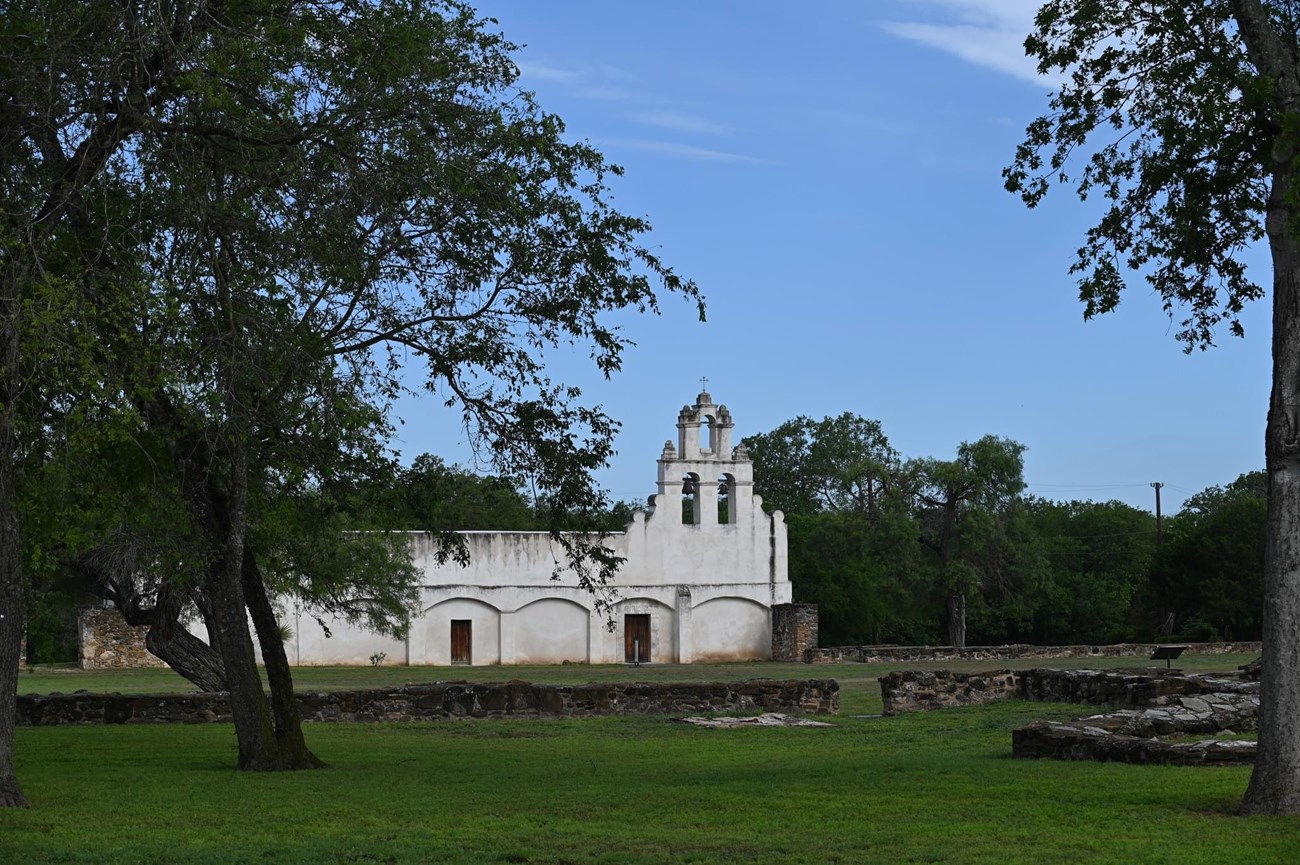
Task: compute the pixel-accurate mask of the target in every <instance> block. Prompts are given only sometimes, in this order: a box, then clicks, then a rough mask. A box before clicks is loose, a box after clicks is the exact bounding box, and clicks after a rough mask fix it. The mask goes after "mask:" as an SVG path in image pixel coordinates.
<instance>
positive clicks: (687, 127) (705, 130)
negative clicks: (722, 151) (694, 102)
mask: <svg viewBox="0 0 1300 865" xmlns="http://www.w3.org/2000/svg"><path fill="white" fill-rule="evenodd" d="M628 117H629V118H630V119H632V120H635V121H636V122H637V123H640V124H643V125H645V126H654V127H658V128H659V129H672V130H675V131H677V132H690V133H697V134H701V135H726V134H727V133H728V132H730V130H729V129H728V128H727V127H725V126H723V125H722V124H720V123H715V122H714V121H712V120H709V119H707V118H704V117H695V116H693V115H690V114H681V113H678V112H676V111H634V112H632V113H630V114H628Z"/></svg>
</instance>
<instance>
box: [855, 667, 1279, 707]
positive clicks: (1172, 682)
mask: <svg viewBox="0 0 1300 865" xmlns="http://www.w3.org/2000/svg"><path fill="white" fill-rule="evenodd" d="M1258 688H1259V686H1258V684H1256V683H1248V682H1232V681H1229V680H1224V679H1215V678H1209V677H1202V676H1183V675H1178V674H1176V673H1174V674H1163V673H1161V672H1159V671H1153V672H1151V673H1132V672H1124V671H1121V670H1114V671H1112V670H1104V671H1100V670H1037V669H1035V670H993V671H991V672H987V673H953V672H950V671H948V670H933V671H930V670H920V671H918V670H904V671H900V672H893V673H890V674H888V675H886V676H881V677H880V696H881V700H882V702H883V704H884V713H885V714H886V715H896V714H898V713H900V712H924V711H931V710H934V709H948V708H953V707H955V706H971V705H977V704H980V703H991V702H993V701H995V700H1033V701H1036V702H1040V703H1086V704H1092V705H1107V704H1109V705H1115V706H1144V707H1145V706H1161V705H1165V704H1167V703H1169V702H1170V701H1171V700H1173V699H1175V698H1178V697H1184V696H1196V695H1201V694H1209V693H1219V692H1224V691H1236V692H1243V693H1248V692H1253V691H1257V690H1258Z"/></svg>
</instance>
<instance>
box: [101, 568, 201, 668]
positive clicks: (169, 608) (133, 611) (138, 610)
mask: <svg viewBox="0 0 1300 865" xmlns="http://www.w3.org/2000/svg"><path fill="white" fill-rule="evenodd" d="M83 567H85V566H84V565H83ZM109 594H111V595H112V600H113V602H114V603H115V604H116V605H117V609H118V611H119V612H120V613H121V614H122V618H123V619H125V620H126V623H127V624H128V625H134V626H136V627H139V626H147V627H148V628H149V630H148V631H147V632H145V638H144V645H145V648H147V649H148V650H149V651H150V652H151V653H152V654H153V655H155V656H156V657H158V658H161V659H162V660H164V661H166V662H167V666H169V667H171V668H172V669H173V670H175V671H176V672H177V673H180V674H181V675H182V676H184V677H185V678H186V679H187V680H189V682H190V683H192V684H193V685H194V686H195V687H197V688H199V689H200V690H202V691H208V692H213V693H215V692H217V691H225V690H227V687H226V668H225V665H224V664H223V663H222V662H221V653H220V652H218V651H217V649H216V648H215V647H213V646H209V645H208V644H207V643H205V642H203V641H202V640H200V639H199V638H198V637H196V636H194V635H193V634H191V633H190V632H189V630H188V629H187V628H186V627H185V626H184V625H182V624H181V622H180V611H181V607H182V603H181V602H180V601H179V600H178V599H177V595H178V590H177V589H175V588H174V587H172V586H170V585H168V584H167V583H163V585H162V586H160V587H159V589H158V593H157V595H156V596H155V597H154V599H153V606H152V607H144V606H142V605H141V604H140V600H139V598H138V597H136V596H134V595H131V594H128V593H125V592H121V591H117V592H111V593H109Z"/></svg>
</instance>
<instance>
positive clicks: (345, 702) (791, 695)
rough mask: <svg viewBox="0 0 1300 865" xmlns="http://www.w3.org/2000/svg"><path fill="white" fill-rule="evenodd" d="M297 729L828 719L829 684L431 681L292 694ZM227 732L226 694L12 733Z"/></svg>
mask: <svg viewBox="0 0 1300 865" xmlns="http://www.w3.org/2000/svg"><path fill="white" fill-rule="evenodd" d="M294 696H295V698H296V699H297V701H298V708H299V710H300V711H301V712H302V717H303V720H305V721H431V720H439V719H444V718H581V717H592V716H600V715H674V714H684V715H692V714H700V713H717V712H726V713H730V712H756V711H757V712H782V713H787V714H788V713H804V714H811V715H833V714H838V713H839V710H840V686H839V683H838V682H837V681H835V680H834V679H814V680H808V681H798V680H796V681H778V680H772V679H754V680H750V681H745V682H700V683H686V684H660V683H647V682H635V683H626V682H621V683H620V682H616V683H596V684H588V685H533V684H529V683H528V682H497V683H486V684H471V683H467V682H437V683H434V684H430V685H406V686H404V687H395V688H381V689H378V690H373V691H337V692H332V693H327V692H323V691H307V692H300V693H298V694H295V695H294ZM221 722H224V723H229V722H230V708H229V706H228V704H227V701H226V695H225V694H204V693H193V694H153V695H123V694H89V693H85V692H78V693H76V694H49V695H45V696H37V695H30V694H24V695H20V696H19V697H18V726H20V727H33V726H57V725H63V724H165V723H183V724H201V723H221Z"/></svg>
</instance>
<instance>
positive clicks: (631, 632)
mask: <svg viewBox="0 0 1300 865" xmlns="http://www.w3.org/2000/svg"><path fill="white" fill-rule="evenodd" d="M623 657H624V660H626V661H627V663H629V664H631V663H634V662H636V661H640V662H641V663H642V664H645V663H649V661H650V614H649V613H629V614H627V615H625V616H624V617H623Z"/></svg>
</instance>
